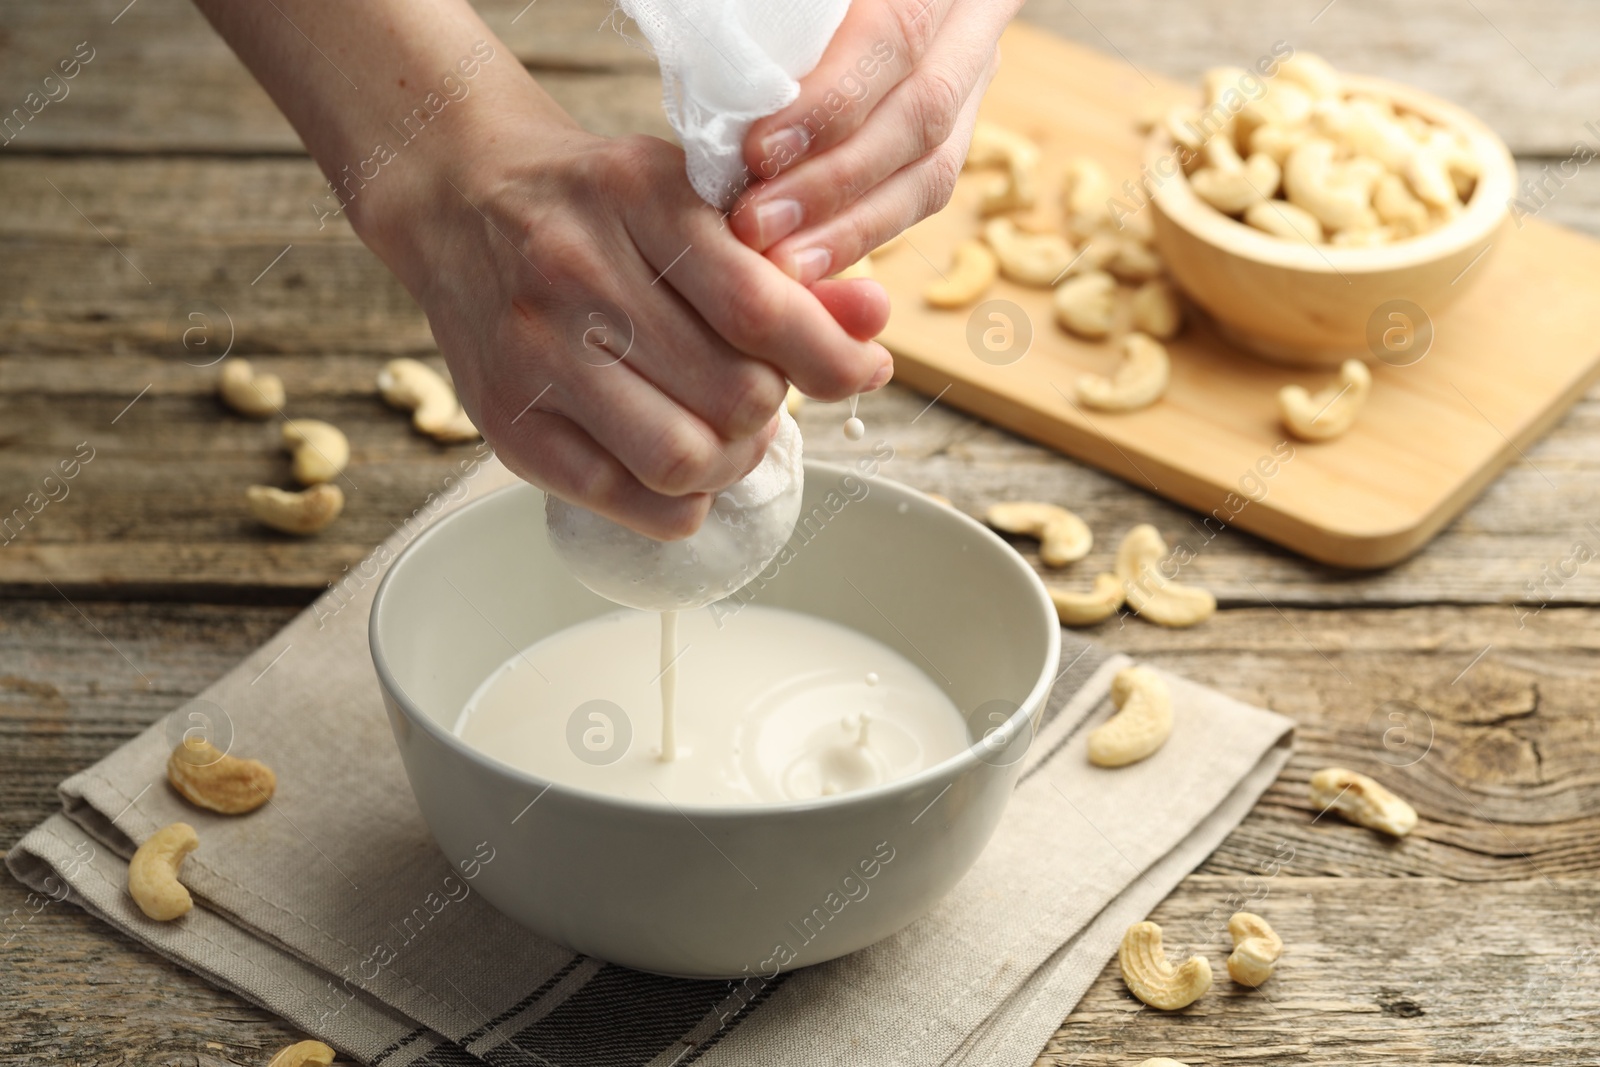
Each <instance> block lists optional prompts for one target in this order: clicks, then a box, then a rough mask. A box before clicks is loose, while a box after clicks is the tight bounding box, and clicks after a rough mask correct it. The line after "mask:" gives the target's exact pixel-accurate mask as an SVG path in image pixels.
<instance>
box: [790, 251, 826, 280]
mask: <svg viewBox="0 0 1600 1067" xmlns="http://www.w3.org/2000/svg"><path fill="white" fill-rule="evenodd" d="M832 262H833V254H832V253H830V252H829V251H828V250H827V249H826V248H807V249H805V250H804V251H801V252H795V253H793V254H792V255H790V256H789V266H788V274H789V276H790V277H791V278H793V279H794V280H795V281H797V282H799V283H800V284H801V285H810V284H811V283H812V282H814V281H817V280H819V279H821V278H822V277H823V276H825V275H826V274H827V273H828V266H829V264H831V263H832Z"/></svg>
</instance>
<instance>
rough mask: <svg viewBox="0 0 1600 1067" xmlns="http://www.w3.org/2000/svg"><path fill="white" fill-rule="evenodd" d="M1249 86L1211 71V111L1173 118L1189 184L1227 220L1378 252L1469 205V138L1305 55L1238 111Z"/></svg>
mask: <svg viewBox="0 0 1600 1067" xmlns="http://www.w3.org/2000/svg"><path fill="white" fill-rule="evenodd" d="M1248 80H1249V76H1248V74H1247V72H1246V71H1244V70H1242V69H1240V68H1236V67H1216V68H1214V69H1212V70H1209V71H1207V72H1206V74H1205V79H1204V82H1205V103H1206V107H1205V108H1204V109H1203V110H1202V111H1200V112H1198V113H1196V112H1193V111H1191V110H1190V109H1187V108H1178V109H1175V110H1174V111H1172V112H1171V113H1169V114H1168V115H1167V116H1166V117H1165V119H1164V125H1165V128H1166V130H1167V132H1168V133H1169V134H1170V135H1171V137H1172V139H1173V140H1174V141H1175V142H1176V143H1177V144H1179V145H1181V146H1182V147H1183V148H1185V149H1187V152H1186V153H1185V154H1184V158H1185V170H1186V172H1187V174H1188V180H1189V185H1190V187H1191V188H1192V189H1193V190H1194V191H1195V194H1196V195H1197V196H1199V197H1200V199H1202V200H1204V201H1205V202H1206V203H1208V204H1210V205H1211V206H1212V207H1214V208H1216V209H1217V210H1218V211H1220V212H1222V213H1223V214H1224V215H1228V216H1231V217H1233V218H1235V219H1238V220H1240V221H1241V222H1243V223H1244V224H1245V225H1247V226H1252V227H1254V228H1256V229H1258V230H1261V231H1263V232H1265V233H1269V234H1272V235H1273V236H1275V237H1281V238H1283V239H1285V240H1290V241H1303V242H1309V243H1311V244H1329V245H1337V246H1345V247H1369V246H1373V245H1384V244H1389V243H1391V242H1394V241H1403V240H1406V239H1407V238H1411V237H1416V236H1418V235H1420V234H1424V233H1427V232H1429V231H1430V230H1434V229H1437V228H1438V227H1439V226H1442V225H1444V224H1445V223H1446V222H1449V221H1450V220H1451V219H1453V218H1455V217H1456V216H1457V215H1458V214H1460V212H1461V209H1462V207H1463V206H1464V205H1465V204H1466V203H1467V202H1468V201H1470V200H1471V199H1472V194H1473V192H1474V190H1475V189H1476V187H1477V183H1478V176H1479V171H1480V165H1479V162H1478V156H1477V154H1476V153H1475V152H1474V151H1473V145H1472V142H1471V140H1470V139H1469V138H1468V137H1467V135H1466V134H1464V133H1463V132H1462V131H1460V130H1457V129H1452V128H1450V127H1447V126H1443V125H1440V124H1438V123H1436V122H1432V121H1430V120H1428V119H1427V118H1425V117H1423V116H1422V115H1419V114H1416V113H1415V112H1412V111H1408V110H1405V109H1404V108H1402V107H1397V106H1396V105H1395V103H1394V101H1392V100H1389V99H1387V98H1385V97H1382V96H1377V95H1373V94H1371V93H1364V92H1359V91H1353V90H1351V89H1349V88H1348V87H1347V86H1346V85H1345V84H1344V81H1343V79H1342V78H1341V77H1340V76H1339V73H1338V72H1337V71H1335V70H1334V69H1333V68H1332V67H1331V66H1329V65H1328V63H1327V62H1326V61H1325V60H1323V59H1321V58H1319V57H1317V56H1315V55H1312V54H1310V53H1308V52H1298V53H1296V54H1294V55H1293V56H1291V57H1289V58H1288V59H1285V60H1284V61H1283V62H1282V63H1281V64H1280V65H1279V67H1278V72H1277V75H1276V76H1275V77H1274V78H1273V79H1272V80H1271V81H1270V82H1268V83H1267V86H1266V89H1265V91H1264V92H1263V93H1262V94H1261V95H1260V96H1259V97H1257V98H1256V99H1253V100H1248V101H1247V102H1245V103H1244V104H1243V105H1242V106H1240V107H1237V110H1235V105H1237V104H1238V101H1239V100H1240V99H1242V98H1243V96H1242V93H1241V91H1240V88H1239V86H1240V85H1241V84H1243V83H1244V82H1246V81H1248ZM1229 94H1232V96H1231V98H1230V96H1229ZM1223 115H1226V116H1227V117H1226V119H1223V120H1220V121H1219V118H1218V116H1223Z"/></svg>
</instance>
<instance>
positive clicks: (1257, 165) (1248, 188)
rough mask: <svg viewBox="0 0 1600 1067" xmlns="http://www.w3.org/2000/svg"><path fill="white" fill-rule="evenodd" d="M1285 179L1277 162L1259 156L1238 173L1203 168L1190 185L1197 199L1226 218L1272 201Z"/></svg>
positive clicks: (1269, 157)
mask: <svg viewBox="0 0 1600 1067" xmlns="http://www.w3.org/2000/svg"><path fill="white" fill-rule="evenodd" d="M1281 177H1282V171H1281V170H1280V169H1279V167H1278V163H1277V161H1276V160H1274V159H1273V158H1272V157H1271V156H1269V155H1266V154H1265V153H1261V152H1258V153H1256V154H1255V155H1253V156H1251V157H1250V158H1249V159H1248V160H1246V161H1245V163H1244V165H1243V166H1241V167H1239V168H1237V169H1233V170H1223V169H1221V168H1219V167H1202V168H1201V169H1199V170H1197V171H1195V172H1194V173H1193V174H1191V175H1190V176H1189V184H1190V185H1191V186H1193V187H1194V191H1195V195H1197V196H1199V197H1200V199H1202V200H1204V201H1205V202H1206V203H1208V204H1210V205H1211V206H1212V207H1214V208H1216V209H1217V210H1218V211H1220V212H1222V213H1223V214H1224V215H1238V214H1241V213H1243V212H1244V211H1245V210H1246V209H1248V208H1249V207H1250V205H1252V204H1259V203H1261V202H1262V201H1264V200H1269V199H1271V198H1272V196H1273V195H1274V194H1276V193H1277V191H1278V182H1279V180H1280V178H1281Z"/></svg>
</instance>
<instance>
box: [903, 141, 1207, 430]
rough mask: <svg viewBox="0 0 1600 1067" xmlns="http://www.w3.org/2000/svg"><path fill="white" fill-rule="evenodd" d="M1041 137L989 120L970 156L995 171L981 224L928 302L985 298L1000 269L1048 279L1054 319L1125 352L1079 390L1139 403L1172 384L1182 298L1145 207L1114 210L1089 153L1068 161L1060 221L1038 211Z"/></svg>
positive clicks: (1102, 402) (1088, 400) (1105, 180)
mask: <svg viewBox="0 0 1600 1067" xmlns="http://www.w3.org/2000/svg"><path fill="white" fill-rule="evenodd" d="M1039 165H1040V152H1039V146H1038V145H1036V144H1035V143H1034V142H1033V141H1031V140H1030V139H1028V138H1027V137H1024V136H1022V135H1021V134H1019V133H1016V132H1014V131H1012V130H1008V129H1005V128H1004V127H1001V126H997V125H995V124H994V123H991V122H984V121H980V122H979V123H978V124H977V126H976V128H975V129H974V130H973V134H972V146H971V148H970V149H969V150H968V152H967V159H966V164H965V166H966V167H967V168H969V169H993V170H994V171H996V173H995V174H994V175H993V176H992V178H991V180H990V185H989V186H988V187H987V188H986V189H985V190H984V192H983V194H982V197H981V199H980V203H979V215H980V216H981V217H982V219H983V220H985V221H983V223H982V226H981V229H980V231H979V234H978V235H976V236H974V237H971V238H968V239H966V240H964V241H962V242H961V243H959V244H958V245H956V248H955V251H954V253H953V255H952V260H951V265H950V268H949V270H948V271H946V272H944V274H943V276H942V277H940V278H939V279H938V280H937V281H935V282H933V283H932V284H930V285H928V286H927V287H926V288H925V289H924V290H923V293H922V298H923V300H924V302H926V303H927V304H928V305H929V306H930V307H935V308H964V307H967V306H969V305H971V304H974V303H976V302H977V301H978V300H979V299H980V298H981V297H982V296H983V295H984V294H985V293H986V292H988V291H989V288H990V287H991V286H992V285H993V284H994V282H995V279H996V278H1005V279H1006V280H1008V281H1011V282H1014V283H1015V284H1017V285H1025V286H1029V287H1030V288H1035V289H1049V290H1051V306H1052V307H1053V308H1054V310H1055V318H1056V322H1057V323H1058V324H1059V325H1060V326H1061V328H1062V329H1064V330H1066V331H1067V332H1068V333H1070V334H1073V335H1074V336H1076V337H1080V338H1083V339H1085V340H1090V341H1103V340H1108V339H1114V340H1116V341H1117V344H1116V349H1117V352H1118V354H1119V357H1120V358H1119V359H1118V361H1117V362H1116V364H1115V365H1114V366H1113V367H1112V368H1111V372H1110V373H1109V374H1104V375H1102V374H1085V375H1082V376H1081V377H1080V378H1079V379H1078V381H1077V383H1076V392H1077V401H1078V403H1080V404H1082V405H1083V406H1085V407H1089V408H1094V409H1096V410H1099V411H1137V410H1139V409H1141V408H1146V407H1149V406H1150V405H1151V404H1154V403H1155V402H1156V401H1157V400H1159V399H1160V398H1161V396H1162V394H1163V393H1164V392H1165V391H1166V387H1167V379H1168V376H1169V366H1168V357H1167V350H1166V346H1165V345H1163V344H1162V342H1163V341H1167V340H1170V339H1171V338H1173V337H1175V336H1176V335H1177V333H1178V331H1179V330H1180V329H1182V327H1183V306H1182V304H1180V303H1179V301H1178V297H1177V293H1176V291H1175V290H1174V289H1173V287H1172V286H1171V285H1170V284H1169V283H1168V282H1167V281H1166V280H1165V279H1164V278H1163V277H1162V273H1163V266H1162V263H1161V258H1160V257H1159V256H1158V255H1156V253H1155V250H1154V249H1153V248H1152V247H1151V245H1150V242H1151V240H1152V237H1153V234H1152V232H1151V229H1150V220H1149V218H1148V217H1147V216H1146V215H1144V214H1135V215H1132V216H1129V217H1127V218H1123V219H1120V220H1119V219H1117V218H1116V217H1114V215H1113V213H1112V209H1111V206H1110V205H1111V200H1112V187H1111V180H1110V178H1109V177H1108V175H1107V174H1106V171H1105V168H1104V167H1102V166H1101V165H1100V164H1099V163H1098V162H1096V161H1095V160H1093V159H1089V158H1087V157H1078V158H1076V159H1073V160H1071V161H1070V162H1069V163H1068V164H1067V167H1066V169H1065V173H1064V174H1063V177H1062V185H1061V212H1060V214H1061V219H1062V222H1061V224H1060V225H1059V226H1057V225H1055V224H1052V223H1045V222H1041V221H1040V220H1039V219H1038V218H1037V217H1036V216H1035V215H1034V214H1032V212H1033V210H1034V209H1035V208H1036V207H1037V205H1038V189H1039V185H1040V182H1039V176H1038V170H1039Z"/></svg>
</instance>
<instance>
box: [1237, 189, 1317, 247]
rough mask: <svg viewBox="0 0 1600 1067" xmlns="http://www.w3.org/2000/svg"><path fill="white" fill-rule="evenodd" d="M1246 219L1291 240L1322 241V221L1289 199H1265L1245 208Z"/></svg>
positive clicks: (1258, 226) (1271, 232) (1252, 224)
mask: <svg viewBox="0 0 1600 1067" xmlns="http://www.w3.org/2000/svg"><path fill="white" fill-rule="evenodd" d="M1244 221H1245V222H1247V223H1249V224H1250V225H1251V226H1254V227H1255V228H1256V229H1258V230H1263V231H1265V232H1266V233H1270V234H1272V235H1273V236H1274V237H1284V238H1288V239H1289V240H1300V241H1309V242H1311V243H1312V244H1314V245H1316V244H1321V243H1322V223H1320V222H1318V221H1317V217H1316V216H1315V215H1313V214H1312V213H1311V212H1309V211H1307V210H1306V209H1305V208H1303V207H1296V206H1295V205H1294V204H1291V203H1289V201H1287V200H1263V201H1261V203H1259V204H1251V205H1250V206H1249V207H1247V208H1245V210H1244Z"/></svg>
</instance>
